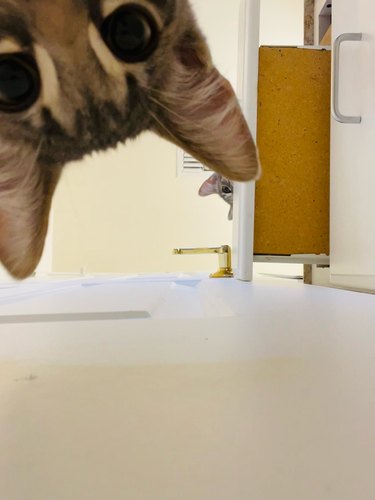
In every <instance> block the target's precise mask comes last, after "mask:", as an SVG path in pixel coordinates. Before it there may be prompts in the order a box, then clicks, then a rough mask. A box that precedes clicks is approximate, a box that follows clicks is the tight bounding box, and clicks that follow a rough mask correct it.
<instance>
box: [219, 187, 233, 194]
mask: <svg viewBox="0 0 375 500" xmlns="http://www.w3.org/2000/svg"><path fill="white" fill-rule="evenodd" d="M221 191H222V192H223V193H224V194H231V193H232V190H231V188H230V187H228V186H223V187H222V188H221Z"/></svg>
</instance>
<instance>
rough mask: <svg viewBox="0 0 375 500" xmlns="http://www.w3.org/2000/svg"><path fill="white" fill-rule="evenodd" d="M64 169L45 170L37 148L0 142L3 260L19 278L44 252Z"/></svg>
mask: <svg viewBox="0 0 375 500" xmlns="http://www.w3.org/2000/svg"><path fill="white" fill-rule="evenodd" d="M60 171H61V169H59V168H57V169H56V170H54V171H50V170H43V169H42V168H41V167H40V165H38V163H37V162H36V154H35V152H34V151H31V150H29V149H25V148H23V149H21V150H20V149H19V148H16V147H13V146H7V145H3V144H0V261H1V263H2V264H3V265H4V266H5V268H6V269H7V270H8V271H9V273H10V274H11V275H12V276H13V277H15V278H17V279H23V278H26V277H27V276H29V275H30V274H32V272H33V271H34V270H35V268H36V266H37V265H38V262H39V260H40V257H41V255H42V252H43V247H44V240H45V236H46V233H47V227H48V215H49V210H50V205H51V200H52V194H53V192H54V190H55V186H56V183H57V180H58V177H59V175H60Z"/></svg>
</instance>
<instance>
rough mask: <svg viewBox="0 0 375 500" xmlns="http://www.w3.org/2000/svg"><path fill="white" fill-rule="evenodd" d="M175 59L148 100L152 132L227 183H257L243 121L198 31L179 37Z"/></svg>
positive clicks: (256, 168)
mask: <svg viewBox="0 0 375 500" xmlns="http://www.w3.org/2000/svg"><path fill="white" fill-rule="evenodd" d="M174 57H175V59H174V61H173V62H172V65H171V68H172V70H171V71H170V75H169V81H168V82H167V83H166V85H165V89H163V91H159V92H158V93H155V95H152V96H151V98H152V100H153V102H154V103H156V106H157V109H158V111H157V117H156V120H155V125H154V130H155V131H156V132H157V133H158V134H159V135H161V136H162V137H164V138H166V139H168V140H170V141H171V142H173V143H175V144H177V145H178V146H180V147H182V148H183V149H185V150H186V151H187V152H188V153H190V154H191V155H192V156H194V157H195V158H197V159H198V160H199V161H201V162H202V163H203V164H205V165H207V166H209V167H210V168H212V170H214V171H215V172H218V173H219V174H221V175H223V176H224V177H227V178H228V179H231V180H235V181H249V180H253V179H256V178H257V177H258V176H259V171H260V168H259V161H258V155H257V150H256V147H255V144H254V141H253V139H252V137H251V134H250V131H249V128H248V126H247V123H246V120H245V118H244V116H243V114H242V111H241V109H240V106H239V103H238V100H237V98H236V95H235V93H234V91H233V89H232V87H231V85H230V83H229V82H228V81H227V80H226V79H225V78H224V77H223V76H222V75H220V73H219V72H218V70H217V69H216V68H215V67H214V66H213V64H212V61H211V57H210V53H209V50H208V48H207V45H206V42H205V41H204V38H203V36H202V35H201V33H200V32H199V30H198V28H192V29H191V30H190V31H188V32H187V33H185V34H184V35H183V36H182V37H181V38H180V40H179V43H178V44H177V46H176V47H175V52H174Z"/></svg>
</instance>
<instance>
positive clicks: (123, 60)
mask: <svg viewBox="0 0 375 500" xmlns="http://www.w3.org/2000/svg"><path fill="white" fill-rule="evenodd" d="M145 130H152V131H154V132H156V133H157V134H159V135H160V136H162V137H164V138H166V139H168V140H170V141H171V142H173V143H174V144H177V145H178V146H180V147H182V148H184V149H185V150H186V151H188V152H189V153H190V154H192V155H193V156H195V157H196V158H197V159H198V160H200V161H202V162H203V163H204V164H206V165H208V166H210V167H211V168H213V169H214V170H215V171H217V172H219V173H220V174H223V175H225V176H226V177H229V178H231V179H234V180H238V181H247V180H251V179H254V178H256V177H257V175H258V159H257V153H256V148H255V146H254V143H253V140H252V138H251V136H250V133H249V130H248V127H247V125H246V122H245V119H244V117H243V115H242V113H241V111H240V109H239V106H238V103H237V100H236V98H235V95H234V92H233V90H232V88H231V86H230V84H229V83H228V82H227V81H226V80H225V79H224V78H223V77H222V76H221V75H220V74H219V73H218V71H217V70H216V69H215V67H214V66H213V64H212V61H211V57H210V53H209V50H208V48H207V45H206V42H205V40H204V38H203V36H202V34H201V32H200V30H199V28H198V27H197V24H196V22H195V19H194V16H193V14H192V11H191V8H190V6H189V4H188V2H187V0H53V1H52V0H1V4H0V260H1V261H2V263H3V264H4V265H5V267H6V268H7V269H8V270H9V272H10V273H11V274H13V275H14V276H15V277H18V278H24V277H26V276H27V275H29V274H30V273H31V272H32V271H33V270H34V269H35V267H36V265H37V263H38V261H39V259H40V256H41V253H42V250H43V245H44V239H45V235H46V231H47V225H48V213H49V209H50V204H51V199H52V196H53V192H54V190H55V187H56V184H57V182H58V179H59V176H60V173H61V169H62V167H63V166H64V164H66V163H67V162H69V161H72V160H77V159H80V158H82V157H83V156H84V155H86V154H88V153H91V152H93V151H97V150H105V149H107V148H110V147H114V146H116V145H117V144H118V143H120V142H125V141H126V140H127V139H129V138H134V137H136V136H137V135H139V134H140V133H141V132H142V131H145ZM125 168H126V167H125Z"/></svg>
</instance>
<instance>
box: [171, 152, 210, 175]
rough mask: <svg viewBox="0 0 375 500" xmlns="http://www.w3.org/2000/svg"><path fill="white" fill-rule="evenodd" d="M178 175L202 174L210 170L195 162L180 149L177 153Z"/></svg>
mask: <svg viewBox="0 0 375 500" xmlns="http://www.w3.org/2000/svg"><path fill="white" fill-rule="evenodd" d="M177 164H178V174H188V173H190V174H194V173H196V174H199V173H202V172H210V171H211V169H209V168H208V167H206V166H205V165H203V164H202V163H201V162H200V161H198V160H196V159H195V158H194V157H193V156H191V155H189V153H186V151H183V150H182V149H179V150H178V151H177Z"/></svg>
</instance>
